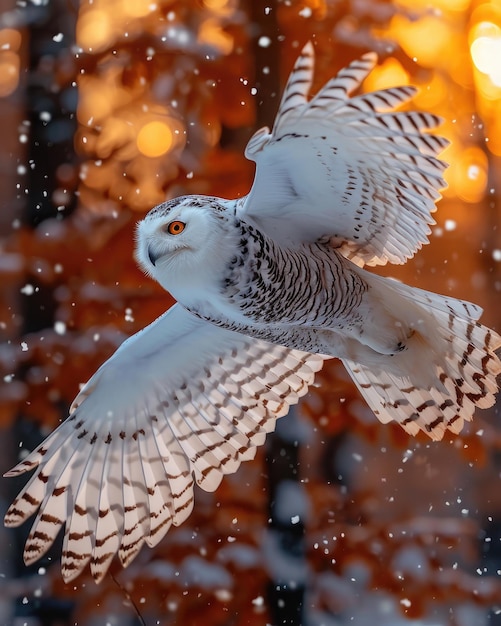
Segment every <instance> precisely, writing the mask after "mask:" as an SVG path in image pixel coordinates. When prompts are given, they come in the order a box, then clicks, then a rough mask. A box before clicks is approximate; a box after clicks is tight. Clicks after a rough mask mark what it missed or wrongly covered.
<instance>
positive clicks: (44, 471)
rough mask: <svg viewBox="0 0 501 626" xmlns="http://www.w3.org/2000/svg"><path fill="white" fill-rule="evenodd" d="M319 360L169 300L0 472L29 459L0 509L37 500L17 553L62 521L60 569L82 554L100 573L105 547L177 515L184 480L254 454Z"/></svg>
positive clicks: (19, 510)
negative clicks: (35, 442)
mask: <svg viewBox="0 0 501 626" xmlns="http://www.w3.org/2000/svg"><path fill="white" fill-rule="evenodd" d="M323 360H324V358H323V357H320V356H318V355H310V354H307V353H304V352H300V351H297V350H289V349H287V348H283V347H281V346H275V345H271V344H268V343H266V342H263V341H259V340H255V339H250V338H248V337H245V336H243V335H239V334H237V333H233V332H231V331H228V330H225V329H222V328H218V327H216V326H213V325H210V324H208V323H207V322H204V321H201V320H199V319H198V318H196V317H194V316H193V315H191V314H190V313H188V312H187V311H185V310H184V309H183V308H182V307H181V306H180V305H175V306H174V307H172V308H171V309H170V310H169V311H168V312H167V313H166V314H164V315H163V316H162V317H161V318H159V319H158V320H157V321H156V322H154V323H153V324H151V325H150V326H148V327H147V328H146V329H144V330H143V331H141V332H139V333H137V334H136V335H135V336H134V337H131V338H130V339H129V340H127V341H126V342H124V344H123V345H122V346H121V348H120V349H119V350H118V351H117V352H116V353H115V354H114V355H113V356H112V357H111V358H110V359H109V360H108V361H107V362H106V363H105V364H104V365H103V366H102V367H101V368H100V369H99V370H98V371H97V372H96V374H94V376H93V377H92V378H91V379H90V380H89V382H88V383H87V385H85V387H84V388H83V389H82V391H81V392H80V393H79V395H78V396H77V398H76V399H75V401H74V403H73V406H72V412H71V415H70V417H69V418H68V419H67V420H66V421H65V422H63V423H62V424H61V426H59V428H58V429H57V430H55V431H54V432H53V433H52V434H51V435H50V436H49V437H48V438H47V439H46V440H45V441H44V442H43V443H42V444H41V445H40V446H39V447H38V448H37V449H36V450H35V451H33V452H32V453H31V454H30V455H29V456H28V457H27V458H26V459H24V460H23V461H22V462H21V463H19V464H18V465H17V466H16V467H15V468H14V469H12V470H11V471H10V472H9V473H8V475H10V476H12V475H17V474H21V473H23V472H26V471H29V470H32V469H35V468H36V470H35V473H34V475H33V476H32V477H31V479H30V480H29V482H28V483H27V485H26V486H25V487H24V489H23V490H22V491H21V493H20V494H19V496H18V497H17V498H16V500H15V501H14V502H13V504H12V505H11V507H10V508H9V510H8V511H7V514H6V516H5V523H6V525H7V526H18V525H20V524H21V523H22V522H24V520H26V519H27V518H28V517H30V516H31V515H32V514H34V513H35V512H36V511H37V510H38V514H37V516H36V518H35V522H34V524H33V528H32V530H31V533H30V535H29V537H28V540H27V543H26V548H25V553H24V556H25V560H26V562H27V563H32V562H34V561H36V560H37V559H39V558H40V557H41V556H42V555H43V554H44V553H45V552H46V551H47V550H48V548H49V547H50V546H51V544H52V543H53V541H54V540H55V538H56V536H57V534H58V532H59V530H60V528H61V527H62V526H63V524H64V523H66V531H65V535H64V543H63V554H62V572H63V577H64V579H65V580H66V581H69V580H72V579H73V578H75V577H77V576H78V575H79V574H80V573H81V572H82V570H83V569H84V568H85V566H86V565H87V563H89V562H90V568H91V572H92V575H93V577H94V579H95V580H96V581H99V580H101V579H102V577H103V576H104V574H105V573H106V571H107V569H108V567H109V564H110V562H111V560H112V559H113V557H114V555H115V554H116V553H118V555H119V558H120V560H121V562H122V564H123V565H124V566H126V565H127V564H128V563H130V561H131V560H132V559H133V558H134V557H135V556H136V554H137V553H138V551H139V549H140V548H141V546H142V544H143V543H144V542H145V543H147V544H148V545H150V546H151V545H155V544H156V543H157V542H158V541H159V540H160V539H161V538H162V537H163V536H164V535H165V533H166V532H167V530H168V529H169V527H170V526H171V525H172V524H173V525H176V526H177V525H179V524H181V523H182V522H183V521H184V520H185V519H186V518H187V517H188V515H189V514H190V512H191V510H192V507H193V497H194V496H193V486H194V482H197V484H199V485H200V486H201V487H202V488H203V489H205V490H207V491H212V490H214V489H216V488H217V486H218V485H219V483H220V481H221V479H222V477H223V475H224V474H228V473H231V472H235V471H236V469H237V468H238V467H239V465H240V463H241V462H242V461H245V460H248V459H252V458H253V457H254V455H255V452H256V446H258V445H261V444H262V443H263V442H264V439H265V436H266V433H268V432H270V431H271V430H273V429H274V426H275V421H276V419H277V418H279V417H281V416H283V415H285V414H286V413H287V412H288V409H289V406H290V405H291V404H294V403H296V402H297V401H298V399H299V398H300V397H301V396H302V395H304V394H305V393H306V391H307V389H308V385H310V384H311V383H312V382H313V378H314V373H315V372H316V371H318V370H319V369H320V368H321V367H322V364H323Z"/></svg>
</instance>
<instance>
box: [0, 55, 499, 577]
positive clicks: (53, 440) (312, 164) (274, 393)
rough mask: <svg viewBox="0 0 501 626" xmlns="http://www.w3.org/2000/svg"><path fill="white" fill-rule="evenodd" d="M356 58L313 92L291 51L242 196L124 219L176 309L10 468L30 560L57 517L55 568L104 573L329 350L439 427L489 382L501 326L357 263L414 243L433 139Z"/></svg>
mask: <svg viewBox="0 0 501 626" xmlns="http://www.w3.org/2000/svg"><path fill="white" fill-rule="evenodd" d="M375 60H376V59H375V56H374V55H366V56H365V57H363V58H362V59H361V60H360V61H356V62H354V63H352V64H351V65H350V66H349V67H347V68H346V69H344V70H342V71H341V72H340V73H339V74H338V75H337V77H336V78H334V79H332V80H331V81H329V82H328V83H327V85H326V86H325V87H324V88H323V89H321V90H320V91H319V93H318V94H317V95H316V96H314V97H313V98H312V99H311V100H308V91H309V88H310V86H311V82H312V72H313V49H312V46H311V45H310V44H308V45H307V46H306V47H305V49H304V50H303V53H302V55H301V56H300V58H299V60H298V62H297V63H296V66H295V68H294V70H293V72H292V74H291V78H290V79H289V82H288V84H287V87H286V89H285V93H284V96H283V98H282V102H281V105H280V109H279V112H278V114H277V118H276V121H275V125H274V127H273V131H272V132H271V133H270V132H269V131H268V129H262V130H261V131H258V133H256V134H255V135H254V137H253V138H252V139H251V140H250V142H249V145H248V146H247V150H246V154H247V156H248V157H249V158H251V159H253V160H255V161H256V165H257V169H256V178H255V181H254V184H253V187H252V189H251V192H250V193H249V195H248V196H246V197H245V198H242V199H240V200H238V201H237V200H232V201H229V200H222V199H219V198H206V197H203V196H191V197H190V196H187V197H183V198H177V199H175V200H171V201H169V202H165V203H162V204H161V205H159V206H158V207H156V208H155V209H153V210H152V211H150V213H149V214H148V215H147V216H146V218H145V219H144V220H143V221H142V222H141V223H140V224H139V227H138V241H137V259H138V262H139V264H140V265H141V267H142V268H143V269H144V270H145V272H146V273H147V274H149V275H151V276H152V277H153V278H154V279H155V280H157V281H158V282H160V284H161V285H162V286H163V287H164V288H165V289H167V290H168V291H170V292H171V294H172V295H173V296H174V297H175V298H176V299H177V300H178V302H179V304H177V305H175V306H174V307H173V308H172V309H170V310H169V311H168V312H167V313H166V314H165V315H164V316H162V317H161V318H160V319H158V320H157V321H156V322H154V323H153V324H151V325H150V326H148V327H147V328H146V329H144V330H143V331H141V332H140V333H138V334H137V335H135V336H134V337H132V338H130V339H129V340H128V341H126V342H125V343H124V344H123V345H122V346H121V347H120V348H119V349H118V350H117V352H116V353H115V354H114V355H113V356H112V357H111V358H110V359H109V360H108V361H107V362H106V363H104V364H103V365H102V366H101V368H100V369H99V370H98V371H97V372H96V374H95V375H94V376H93V377H92V378H91V379H90V380H89V382H88V383H87V384H86V385H85V387H84V388H83V389H82V391H81V392H80V393H79V394H78V396H77V398H76V399H75V401H74V403H73V405H72V407H71V414H70V417H69V418H68V419H67V420H66V421H65V422H64V423H63V424H62V425H61V426H60V427H59V428H58V429H57V430H55V431H54V432H53V433H52V434H51V435H50V436H49V437H48V438H47V439H46V440H45V441H44V442H43V443H42V444H41V445H40V446H39V447H38V448H37V449H36V450H35V451H33V452H32V453H31V454H30V455H29V456H28V457H27V458H26V459H24V460H23V461H21V463H19V464H18V465H17V466H16V467H15V468H14V469H13V470H11V472H9V473H8V475H17V474H20V473H22V472H26V471H29V470H32V469H34V470H35V473H34V475H33V476H32V478H31V479H30V480H29V481H28V483H27V485H26V486H25V488H24V489H23V490H22V491H21V493H20V494H19V496H18V497H17V498H16V500H15V501H14V503H13V504H12V505H11V507H10V508H9V510H8V512H7V514H6V517H5V523H6V524H7V525H8V526H17V525H19V524H21V523H22V522H23V521H24V520H26V519H27V518H28V517H29V516H31V515H32V514H34V513H36V512H37V511H38V513H37V516H36V518H35V522H34V525H33V528H32V531H31V533H30V536H29V538H28V541H27V544H26V549H25V560H26V562H27V563H32V562H34V561H36V560H37V559H38V558H40V556H42V555H43V554H44V553H45V552H46V551H47V550H48V548H49V547H50V545H51V544H52V543H53V541H54V539H55V537H56V535H57V533H58V531H59V529H60V528H61V527H62V526H63V524H66V530H65V536H64V543H63V554H62V571H63V577H64V578H65V580H72V579H73V578H75V577H76V576H78V575H79V574H80V573H81V572H82V571H83V569H84V568H85V567H86V565H87V564H88V563H90V569H91V572H92V575H93V577H94V579H95V580H96V581H99V580H101V579H102V578H103V576H104V575H105V573H106V571H107V569H108V567H109V565H110V563H111V560H112V559H113V557H114V556H115V554H118V556H119V558H120V560H121V562H122V564H123V565H124V566H126V565H127V564H128V563H130V562H131V560H132V559H133V558H134V557H135V556H136V554H137V553H138V551H139V549H140V548H141V546H142V544H143V543H147V544H148V545H150V546H153V545H155V544H156V543H157V542H158V541H159V540H160V539H161V538H162V537H163V536H164V534H165V533H166V532H167V530H168V529H169V527H170V526H171V525H179V524H181V523H182V522H183V521H184V520H185V519H186V517H187V516H188V515H189V514H190V512H191V510H192V507H193V488H194V484H195V482H196V483H198V484H199V485H200V486H201V487H202V488H203V489H206V490H209V491H210V490H214V489H216V488H217V486H218V485H219V483H220V481H221V479H222V477H223V476H224V474H228V473H231V472H235V471H236V470H237V469H238V467H239V465H240V463H241V462H242V461H245V460H248V459H251V458H253V456H254V454H255V450H256V446H258V445H261V444H262V443H263V442H264V440H265V437H266V434H267V433H268V432H270V431H271V430H273V428H274V425H275V421H276V419H277V418H278V417H281V416H283V415H285V414H286V413H287V411H288V409H289V406H290V405H291V404H294V403H296V402H297V401H298V400H299V398H300V397H301V396H303V395H304V394H305V393H306V392H307V390H308V386H309V385H311V384H312V382H313V378H314V374H315V372H316V371H318V370H319V369H320V368H321V367H322V365H323V362H324V360H325V359H328V358H330V357H339V358H341V359H342V360H343V362H344V364H345V365H346V367H347V369H348V371H349V372H350V375H351V376H352V378H353V380H354V381H355V383H356V385H357V386H358V388H359V389H360V391H361V393H362V395H363V396H364V397H365V398H366V400H367V402H368V403H369V405H370V407H371V408H372V409H373V410H374V413H375V414H376V415H377V417H378V418H379V419H380V420H381V421H382V422H388V421H390V420H396V421H397V422H399V423H400V424H401V425H402V426H403V428H405V429H406V430H407V431H408V432H410V433H412V434H415V433H416V432H418V431H419V430H422V431H424V432H426V433H427V434H428V435H429V436H430V437H431V438H433V439H440V438H441V437H443V435H444V433H445V432H446V431H447V430H450V431H452V432H455V433H457V432H459V431H460V430H461V427H462V425H463V422H464V421H465V420H470V419H471V418H472V416H473V413H474V410H475V407H477V406H478V407H481V408H485V407H489V406H492V404H493V403H494V401H495V398H494V394H495V393H496V391H497V390H498V382H497V377H498V375H499V373H500V372H501V362H500V360H499V357H498V355H497V354H496V351H497V350H498V349H499V348H500V347H501V337H500V336H499V335H497V334H496V333H495V332H494V331H491V330H489V329H488V328H486V327H485V326H482V325H481V324H480V323H479V322H478V321H477V320H478V319H479V317H480V314H481V310H480V309H479V307H477V306H475V305H473V304H470V303H466V302H463V301H460V300H454V299H451V298H447V297H445V296H440V295H437V294H432V293H429V292H426V291H422V290H419V289H414V288H412V287H408V286H406V285H401V284H399V283H397V282H395V281H391V280H389V279H386V278H381V277H378V276H375V275H373V274H370V273H368V272H367V271H366V270H364V269H363V268H362V267H361V266H362V265H364V264H368V265H376V264H384V263H386V262H391V263H403V262H405V260H406V259H408V258H409V257H411V256H412V255H413V254H414V253H415V252H416V250H418V249H419V248H420V246H421V245H422V244H424V243H426V241H427V235H428V233H429V225H430V224H431V223H433V220H432V218H431V213H432V212H433V211H434V210H435V201H436V200H437V199H438V198H439V197H440V194H439V190H440V188H442V187H443V186H444V181H443V179H442V173H443V170H444V169H445V164H444V163H443V162H442V161H440V160H439V159H438V158H437V156H438V154H439V152H440V151H441V150H442V148H444V147H445V145H446V144H447V142H446V140H445V139H443V138H441V137H438V136H436V135H434V134H433V133H428V132H426V131H429V130H433V129H434V128H435V127H436V126H437V124H438V123H439V120H438V118H436V117H435V116H433V115H430V114H426V113H417V112H404V113H402V112H395V111H394V110H393V109H394V107H396V106H398V105H399V104H401V103H403V102H405V101H407V100H408V99H409V98H410V97H411V96H412V95H413V93H414V90H413V88H411V87H401V88H395V89H388V90H383V91H380V92H376V93H371V94H365V95H359V96H355V97H350V94H351V92H352V91H353V90H354V89H356V88H357V87H358V86H359V85H360V82H361V81H362V80H363V79H364V77H365V76H366V74H367V72H368V71H370V69H371V68H372V66H373V65H374V63H375Z"/></svg>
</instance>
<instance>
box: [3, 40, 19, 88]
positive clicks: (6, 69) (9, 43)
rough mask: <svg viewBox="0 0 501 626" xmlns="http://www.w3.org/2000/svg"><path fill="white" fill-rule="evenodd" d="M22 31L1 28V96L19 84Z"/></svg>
mask: <svg viewBox="0 0 501 626" xmlns="http://www.w3.org/2000/svg"><path fill="white" fill-rule="evenodd" d="M20 46H21V33H20V32H19V31H17V30H15V29H13V28H4V29H1V30H0V97H4V96H9V95H10V94H11V93H13V92H14V91H15V90H16V89H17V86H18V84H19V69H20V59H19V54H18V52H19V48H20Z"/></svg>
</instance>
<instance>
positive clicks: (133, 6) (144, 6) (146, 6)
mask: <svg viewBox="0 0 501 626" xmlns="http://www.w3.org/2000/svg"><path fill="white" fill-rule="evenodd" d="M122 6H123V10H124V13H125V14H126V15H128V16H129V17H136V18H137V17H144V16H145V15H148V14H149V13H151V12H152V11H153V10H154V9H155V8H156V6H157V5H156V4H155V3H154V2H152V0H122Z"/></svg>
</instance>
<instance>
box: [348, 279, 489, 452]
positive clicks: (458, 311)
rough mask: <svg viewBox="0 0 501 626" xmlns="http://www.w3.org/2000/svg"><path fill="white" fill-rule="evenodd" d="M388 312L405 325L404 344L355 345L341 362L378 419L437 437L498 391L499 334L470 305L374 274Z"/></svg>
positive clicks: (459, 424)
mask: <svg viewBox="0 0 501 626" xmlns="http://www.w3.org/2000/svg"><path fill="white" fill-rule="evenodd" d="M372 277H373V278H374V279H375V280H374V281H372V278H371V284H372V285H373V286H374V289H375V291H376V292H379V293H380V295H381V296H382V297H383V306H384V307H385V309H386V310H387V311H388V313H389V314H390V315H391V316H392V317H393V318H394V319H397V320H398V324H399V325H400V324H402V325H403V326H404V328H407V329H409V332H408V335H409V337H408V339H407V341H406V345H405V349H404V350H402V351H401V352H397V353H395V354H393V355H381V354H376V353H375V352H374V350H371V348H369V347H366V346H360V344H359V346H358V348H357V350H355V352H354V357H355V358H354V359H343V362H344V364H345V366H346V368H347V370H348V372H349V373H350V375H351V377H352V378H353V380H354V381H355V383H356V385H357V387H358V389H359V390H360V392H361V394H362V395H363V397H364V398H365V400H366V401H367V402H368V404H369V406H370V407H371V409H372V410H373V411H374V413H375V414H376V416H377V417H378V419H379V420H381V421H382V422H389V421H391V420H395V421H397V422H398V423H399V424H400V425H401V426H402V427H403V428H404V429H405V430H406V431H407V432H409V433H410V434H412V435H415V434H416V433H418V432H419V430H422V431H424V432H425V433H426V434H427V435H428V436H430V437H431V438H432V439H435V440H438V439H442V437H443V436H444V434H445V432H446V431H447V430H450V431H452V432H454V433H459V432H460V431H461V429H462V428H463V425H464V421H465V420H466V421H470V420H471V419H472V417H473V413H474V411H475V407H480V408H488V407H490V406H492V405H493V404H494V403H495V395H494V394H495V393H496V392H497V391H498V390H499V383H500V378H499V377H500V374H501V361H500V358H499V353H498V354H496V351H498V350H500V348H501V337H500V336H499V335H498V334H497V333H496V332H495V331H493V330H491V329H489V328H487V327H486V326H483V325H481V324H480V323H479V322H478V321H477V320H478V318H479V317H480V315H481V313H482V310H481V309H480V307H477V306H476V305H474V304H470V303H468V302H464V301H462V300H455V299H451V298H447V297H445V296H440V295H438V294H434V293H431V292H427V291H423V290H420V289H416V288H413V287H409V286H407V285H403V284H401V283H397V282H396V281H393V280H389V279H385V278H382V277H375V276H373V275H372Z"/></svg>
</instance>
